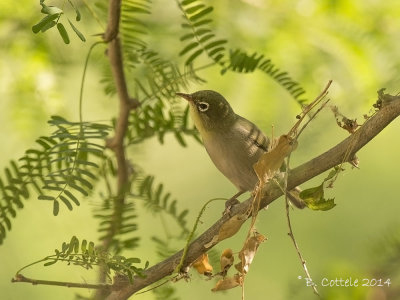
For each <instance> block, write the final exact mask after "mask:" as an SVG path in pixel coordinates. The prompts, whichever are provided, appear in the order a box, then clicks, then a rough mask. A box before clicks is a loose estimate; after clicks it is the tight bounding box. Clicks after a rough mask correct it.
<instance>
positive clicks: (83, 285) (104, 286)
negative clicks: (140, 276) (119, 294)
mask: <svg viewBox="0 0 400 300" xmlns="http://www.w3.org/2000/svg"><path fill="white" fill-rule="evenodd" d="M11 282H26V283H32V284H33V285H38V284H44V285H55V286H63V287H68V288H82V289H96V290H112V288H113V286H112V285H110V284H90V283H77V282H68V281H55V280H42V279H32V278H28V277H25V276H23V275H22V274H17V275H16V276H15V277H14V278H13V279H11Z"/></svg>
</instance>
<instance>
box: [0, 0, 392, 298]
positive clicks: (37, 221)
mask: <svg viewBox="0 0 400 300" xmlns="http://www.w3.org/2000/svg"><path fill="white" fill-rule="evenodd" d="M55 2H57V1H55ZM170 2H171V3H168V5H166V2H164V1H157V0H156V1H154V3H153V5H154V11H153V13H152V15H151V16H149V18H151V20H152V22H153V25H154V26H153V27H152V28H149V30H150V31H151V32H152V35H151V36H150V37H149V44H150V45H152V46H153V48H159V50H160V52H161V53H162V54H163V55H165V56H170V57H176V56H177V52H179V51H180V49H181V47H182V45H181V44H179V41H178V40H177V38H176V36H174V32H175V31H174V30H176V28H179V26H180V25H179V24H180V21H181V19H180V17H179V11H178V10H177V9H176V5H175V2H174V1H170ZM211 2H212V3H211ZM209 4H212V5H213V6H214V8H215V9H214V12H213V14H214V19H215V25H216V30H217V32H218V33H219V34H220V36H221V37H227V38H228V40H229V42H230V46H231V47H232V48H234V47H235V46H237V47H241V48H243V49H247V50H249V52H252V51H258V52H260V53H264V54H265V55H266V57H269V58H271V59H272V61H273V62H274V63H275V64H276V65H278V66H279V67H281V68H282V69H284V70H287V71H289V73H290V75H291V76H292V77H293V78H294V79H296V80H297V81H299V82H300V83H301V85H302V86H303V87H304V88H305V89H306V90H307V97H308V98H309V99H312V98H314V97H316V96H317V95H318V94H319V92H320V91H321V90H322V89H323V87H324V86H325V85H326V83H327V82H328V80H329V79H332V80H333V84H332V87H331V89H330V93H329V97H330V98H331V101H332V104H335V105H337V106H339V109H340V111H341V112H342V113H344V114H345V115H346V116H347V117H349V118H357V120H359V122H362V121H363V117H362V116H363V114H365V113H369V112H370V110H371V109H372V104H373V103H374V102H375V101H376V99H377V97H376V91H377V90H379V89H380V88H382V87H386V88H387V91H388V92H389V93H391V94H396V93H398V92H399V87H400V72H399V70H400V43H399V41H400V30H399V29H400V21H399V20H400V2H399V1H398V0H387V1H384V2H382V1H378V0H358V1H355V0H351V1H344V0H342V1H341V0H336V1H333V0H332V1H313V0H300V1H289V0H284V1H277V0H275V1H273V0H271V1H266V0H265V1H263V0H243V1H229V0H219V1H209ZM39 11H40V6H39V1H27V0H21V1H18V3H16V2H14V1H2V2H1V3H0V26H1V29H2V30H1V31H0V55H1V59H0V99H1V100H0V122H1V127H2V130H1V131H0V138H1V140H3V143H2V147H1V149H0V154H1V155H0V157H1V159H0V167H1V169H4V167H5V166H7V164H8V162H9V160H11V159H18V158H19V157H20V156H21V155H22V154H23V152H24V151H25V150H26V149H27V148H28V147H32V146H33V144H34V141H35V139H36V138H38V137H39V136H40V135H45V134H48V133H49V132H50V128H49V127H48V126H47V124H46V121H47V120H48V119H49V116H50V115H54V114H59V115H62V116H64V117H66V118H67V119H70V120H76V119H77V113H78V107H77V104H78V96H79V85H80V78H81V75H82V67H83V62H84V59H85V55H86V53H87V51H88V48H89V46H90V44H91V43H92V42H93V41H94V40H95V37H92V36H91V35H93V34H96V33H100V32H102V30H103V28H101V27H100V26H99V25H98V24H97V23H96V22H95V21H93V20H92V19H91V16H90V14H89V13H88V11H87V10H86V9H85V7H84V6H83V5H82V12H83V22H81V23H83V24H84V25H81V26H83V27H82V28H80V29H81V30H82V31H83V33H84V34H85V35H86V37H87V38H88V41H87V42H86V43H84V44H83V43H81V42H80V41H79V40H78V38H75V37H73V38H72V40H71V44H70V45H64V44H63V42H62V40H61V38H60V37H59V36H58V35H57V33H55V32H51V31H49V32H47V33H46V34H38V35H34V34H33V33H32V31H31V26H32V25H33V24H35V23H36V22H37V21H38V20H39V18H40V15H39ZM165 24H169V25H170V26H165ZM103 51H104V48H103V49H101V50H98V51H97V53H96V54H95V56H94V57H93V59H92V60H91V64H90V68H89V70H88V78H87V82H86V86H85V94H84V97H85V98H84V118H85V119H86V120H91V121H96V120H107V119H110V118H111V117H113V116H115V113H116V111H117V101H116V99H115V98H110V97H108V96H105V95H104V93H103V91H102V85H101V84H100V83H99V80H100V79H101V75H102V71H101V65H102V64H103V63H102V61H103V60H104V58H103ZM199 75H200V76H201V77H202V78H204V79H206V80H207V83H205V84H203V85H194V84H193V85H192V86H191V87H190V91H196V90H199V89H213V90H217V91H219V92H220V93H222V94H223V95H225V96H226V98H227V99H228V100H229V101H230V102H231V104H232V106H233V108H234V109H235V111H236V112H237V113H238V114H240V115H243V116H245V117H246V118H248V119H250V120H252V121H253V122H255V123H256V124H257V125H259V127H260V128H261V129H263V130H264V132H265V133H267V134H268V135H269V136H270V135H271V126H272V125H273V126H274V134H275V135H279V134H282V133H285V132H287V131H288V129H289V128H290V127H291V126H292V125H293V124H294V122H295V115H296V114H297V113H299V112H300V107H299V106H298V104H296V103H295V102H294V101H293V100H292V99H291V97H290V95H289V94H288V93H287V92H286V91H284V90H283V89H282V88H281V87H280V86H278V85H277V84H276V83H275V82H274V81H273V80H271V79H270V78H268V77H267V76H266V75H264V74H261V73H254V74H248V75H243V74H233V73H227V74H226V75H224V76H222V77H221V76H220V75H219V69H218V68H208V69H206V70H204V71H202V72H199ZM399 132H400V121H399V120H396V121H395V122H393V123H392V124H391V125H390V126H389V127H388V128H386V129H385V130H384V131H383V132H382V133H381V134H380V135H379V136H378V137H377V138H375V139H374V140H373V141H371V142H370V143H369V144H368V145H367V146H366V147H365V148H363V149H362V150H361V151H360V152H359V153H358V157H359V159H360V169H351V167H350V166H346V171H345V172H343V173H341V174H340V176H339V179H338V180H337V181H336V182H335V185H334V188H333V189H329V190H327V191H326V193H327V195H326V196H327V197H335V201H336V203H337V206H336V207H335V208H334V209H333V210H331V211H327V212H313V211H310V210H307V209H305V210H303V211H299V210H294V211H293V213H292V219H293V220H292V222H293V227H294V233H295V236H296V239H297V241H298V243H299V246H300V249H301V251H302V253H303V255H304V257H305V259H306V260H307V264H308V268H309V270H310V272H311V274H312V276H313V279H314V281H315V282H316V283H317V284H318V285H320V283H321V280H322V279H323V278H328V279H335V278H344V279H347V278H350V277H351V278H353V279H358V280H359V281H361V280H362V279H373V278H375V279H383V281H385V280H386V279H388V278H390V279H391V285H390V287H386V288H384V289H380V288H376V287H375V288H373V287H360V288H354V287H347V288H340V287H321V286H320V287H319V290H320V292H321V294H323V295H324V299H371V300H372V299H374V300H375V299H400V295H399V294H398V293H397V292H399V291H400V282H399V278H400V277H399V270H398V266H399V261H400V250H399V249H400V247H399V246H398V245H399V244H400V243H399V242H398V241H399V240H400V230H399V224H400V222H399V221H398V220H399V217H398V214H399V212H400V204H399V196H398V185H399V182H400V177H399V175H398V170H399V168H400V159H399V151H400V138H399V137H400V135H399ZM347 135H348V134H347V133H346V132H344V131H343V130H342V129H340V128H339V127H337V125H336V123H335V119H334V117H333V114H332V112H331V111H330V110H329V109H326V110H324V111H322V112H321V113H320V114H319V116H318V118H317V119H316V120H315V121H314V122H313V123H312V124H311V125H310V126H309V127H308V129H307V130H306V132H305V133H304V134H303V135H302V137H301V139H300V141H299V147H298V149H297V150H296V152H295V153H293V155H292V158H291V165H292V167H295V166H297V165H299V164H301V163H302V162H305V161H307V160H308V159H310V158H312V157H313V156H315V155H318V154H320V153H322V152H323V151H325V150H327V149H328V148H330V147H331V146H334V145H336V144H337V143H338V142H339V141H341V140H342V139H344V138H345V137H346V136H347ZM128 153H129V157H130V159H131V160H132V161H139V162H140V164H141V166H142V167H143V168H144V169H145V170H146V172H148V173H150V174H154V175H155V176H156V179H157V181H159V182H163V183H164V185H165V187H166V189H167V190H169V191H171V192H172V194H173V195H174V197H176V198H177V199H178V200H179V207H181V208H189V209H190V214H189V216H188V219H189V220H190V221H191V222H194V220H195V217H196V216H197V214H198V212H199V210H200V209H201V207H202V205H203V204H204V203H205V201H207V200H208V199H210V198H214V197H230V196H231V195H232V194H233V193H235V188H234V186H233V185H232V184H230V182H228V180H227V179H225V178H224V177H223V176H222V175H221V174H220V173H219V172H218V171H217V170H216V168H215V167H214V166H213V165H212V163H211V161H210V159H209V158H208V156H207V154H206V152H205V150H204V149H203V148H202V146H201V145H199V144H198V143H197V142H195V141H191V142H189V145H188V147H186V148H182V147H181V146H180V145H179V144H178V143H177V142H176V140H175V139H174V138H173V137H172V136H171V137H167V139H166V143H165V145H163V146H160V145H159V143H158V142H157V141H156V140H149V141H147V142H146V143H145V144H144V147H143V146H140V147H131V148H129V149H128ZM322 178H324V177H323V176H322V177H319V178H316V179H314V180H312V181H311V182H310V183H308V184H307V185H305V186H304V187H312V186H313V185H316V184H319V183H320V182H321V180H322ZM95 197H96V195H95V194H94V195H93V196H92V198H95ZM94 202H96V201H95V199H92V200H90V201H87V202H83V203H81V204H82V205H81V206H80V207H79V208H76V209H74V210H73V211H72V212H69V211H67V210H66V209H65V208H64V209H62V210H61V212H60V214H59V216H57V217H54V216H53V215H52V207H51V205H49V203H47V202H41V201H38V200H35V199H31V200H29V201H28V202H26V203H25V204H26V205H25V208H24V209H23V210H21V211H20V212H18V216H17V218H16V219H15V220H14V221H13V229H12V231H11V232H10V233H9V234H8V236H7V238H6V239H5V242H4V244H3V245H2V246H0V298H1V299H5V300H17V299H53V298H54V297H55V296H56V297H57V299H73V297H74V294H75V293H77V292H79V293H81V294H82V295H84V296H89V295H90V291H88V290H75V289H66V288H57V287H48V286H31V285H28V284H12V283H11V282H10V280H11V278H12V277H13V275H14V274H15V272H16V271H17V270H18V269H19V268H20V267H22V266H24V265H27V264H29V263H30V262H32V261H35V260H37V259H40V258H42V257H44V256H46V255H49V254H52V252H53V250H52V249H54V248H57V247H59V246H60V244H61V243H62V242H63V241H68V240H69V239H70V238H71V236H72V235H76V236H78V237H79V238H81V239H83V238H85V239H88V240H93V241H96V239H97V237H98V233H97V222H96V220H94V219H92V217H91V214H92V209H93V206H94V205H95V204H93V203H94ZM222 209H223V204H222V203H216V204H215V203H214V204H212V205H210V207H209V208H208V209H207V210H206V213H205V215H204V217H203V218H202V223H201V226H200V227H199V232H201V231H202V230H204V229H206V228H208V227H209V226H210V225H211V224H212V223H213V222H214V221H215V220H216V219H217V218H219V216H220V214H221V211H222ZM139 211H140V213H141V216H140V222H139V224H140V229H139V230H140V231H139V233H140V235H141V237H142V247H141V248H139V249H138V250H136V251H135V253H133V254H132V256H135V257H141V258H143V260H146V259H147V260H149V261H150V263H151V264H153V263H155V262H157V259H158V258H157V256H156V255H155V251H154V250H155V249H154V247H155V246H154V244H153V243H152V242H151V241H150V237H151V236H152V235H154V234H157V233H158V232H154V231H155V230H157V231H161V230H162V226H161V224H162V223H161V220H159V219H158V218H157V219H154V217H153V216H152V215H151V214H146V212H145V210H144V209H141V208H140V205H139ZM157 222H158V224H159V225H160V226H158V227H157V226H156V224H157ZM247 226H248V224H247V223H246V224H245V225H244V226H243V227H242V230H241V232H240V233H239V234H238V235H237V236H235V237H234V238H232V239H229V240H227V241H224V242H222V243H221V244H220V245H218V247H217V249H218V250H219V251H222V250H223V249H224V248H227V247H230V248H232V249H233V250H234V251H239V250H240V249H241V246H242V243H243V240H244V237H245V234H246V228H248V227H247ZM256 226H257V229H258V231H259V232H261V233H263V234H264V235H266V236H267V237H268V241H266V242H265V243H263V244H262V245H261V246H260V248H259V252H258V254H257V256H256V258H255V260H254V262H253V264H252V265H251V267H250V272H249V274H248V275H247V277H246V282H245V293H246V299H276V300H283V299H313V295H312V290H311V289H310V288H309V287H306V284H305V281H304V279H298V278H299V276H302V277H304V274H303V270H302V268H301V264H300V262H299V259H298V257H297V254H296V251H295V249H294V247H293V245H292V243H291V241H290V239H289V237H288V236H287V232H288V228H287V224H286V219H285V209H284V203H283V201H282V199H280V200H278V201H275V202H274V203H273V204H272V205H270V207H269V208H268V210H266V211H262V212H261V213H260V215H259V218H258V221H257V224H256ZM171 230H173V229H172V228H171ZM182 246H183V245H180V246H178V247H182ZM396 247H397V248H396ZM127 256H129V255H128V254H127ZM391 266H392V267H393V266H397V269H396V268H394V269H393V268H391ZM24 274H25V273H24ZM25 275H26V276H31V277H34V278H41V279H53V280H71V281H78V282H93V281H94V280H95V279H96V273H95V272H94V271H84V270H81V269H76V268H74V267H67V266H56V267H49V268H43V267H41V266H37V267H34V268H32V269H30V270H28V271H27V273H26V274H25ZM213 285H214V282H212V281H205V280H204V279H203V278H201V277H200V276H199V275H197V274H195V273H193V275H192V279H191V281H189V282H184V281H180V282H178V283H176V284H174V286H175V287H176V288H177V295H179V296H180V297H181V299H188V298H189V297H190V299H204V298H206V297H208V298H210V299H240V297H241V296H240V295H241V291H240V289H239V288H236V289H233V290H230V291H228V292H224V293H212V292H211V291H210V289H211V288H212V287H213ZM396 291H397V292H396ZM136 298H137V299H154V295H153V294H152V293H145V294H142V295H138V296H137V297H136Z"/></svg>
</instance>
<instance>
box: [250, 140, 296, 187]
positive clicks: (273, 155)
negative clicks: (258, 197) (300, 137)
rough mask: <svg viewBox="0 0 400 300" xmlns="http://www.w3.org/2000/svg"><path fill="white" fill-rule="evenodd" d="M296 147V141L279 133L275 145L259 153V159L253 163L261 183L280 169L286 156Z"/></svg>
mask: <svg viewBox="0 0 400 300" xmlns="http://www.w3.org/2000/svg"><path fill="white" fill-rule="evenodd" d="M296 147H297V141H295V140H293V139H292V138H290V137H289V136H288V135H281V136H280V137H279V138H278V140H277V142H276V145H275V147H273V148H272V149H271V150H270V151H268V152H265V153H264V154H263V155H261V157H260V159H259V160H258V161H257V162H256V163H255V164H254V166H253V168H254V171H256V174H257V177H258V179H259V180H260V182H261V183H266V182H268V181H269V179H270V178H272V177H274V175H275V173H276V172H277V171H278V170H279V169H280V167H281V166H282V164H283V161H284V159H285V157H286V156H288V155H289V154H290V153H291V152H292V151H294V150H295V149H296Z"/></svg>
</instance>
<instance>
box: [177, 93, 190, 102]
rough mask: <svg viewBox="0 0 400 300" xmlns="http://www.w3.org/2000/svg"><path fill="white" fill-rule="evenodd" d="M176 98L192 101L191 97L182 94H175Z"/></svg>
mask: <svg viewBox="0 0 400 300" xmlns="http://www.w3.org/2000/svg"><path fill="white" fill-rule="evenodd" d="M176 95H177V96H179V97H182V98H183V99H186V100H187V101H192V100H193V99H192V95H191V94H184V93H176Z"/></svg>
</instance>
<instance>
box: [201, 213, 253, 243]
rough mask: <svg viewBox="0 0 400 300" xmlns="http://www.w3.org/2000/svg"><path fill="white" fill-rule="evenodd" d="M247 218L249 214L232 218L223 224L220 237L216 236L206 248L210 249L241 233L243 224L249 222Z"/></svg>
mask: <svg viewBox="0 0 400 300" xmlns="http://www.w3.org/2000/svg"><path fill="white" fill-rule="evenodd" d="M247 217H248V216H247V214H241V215H235V216H233V217H232V218H230V219H229V220H228V221H226V222H225V223H224V224H222V226H221V228H220V229H219V232H218V235H214V237H213V238H212V240H211V241H210V242H209V243H207V244H205V245H204V247H205V248H206V249H208V248H210V247H211V246H213V245H215V244H216V243H218V242H220V241H222V240H224V239H227V238H230V237H231V236H233V235H235V233H236V232H238V231H239V229H240V227H241V226H242V224H243V223H244V222H245V221H246V220H247Z"/></svg>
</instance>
